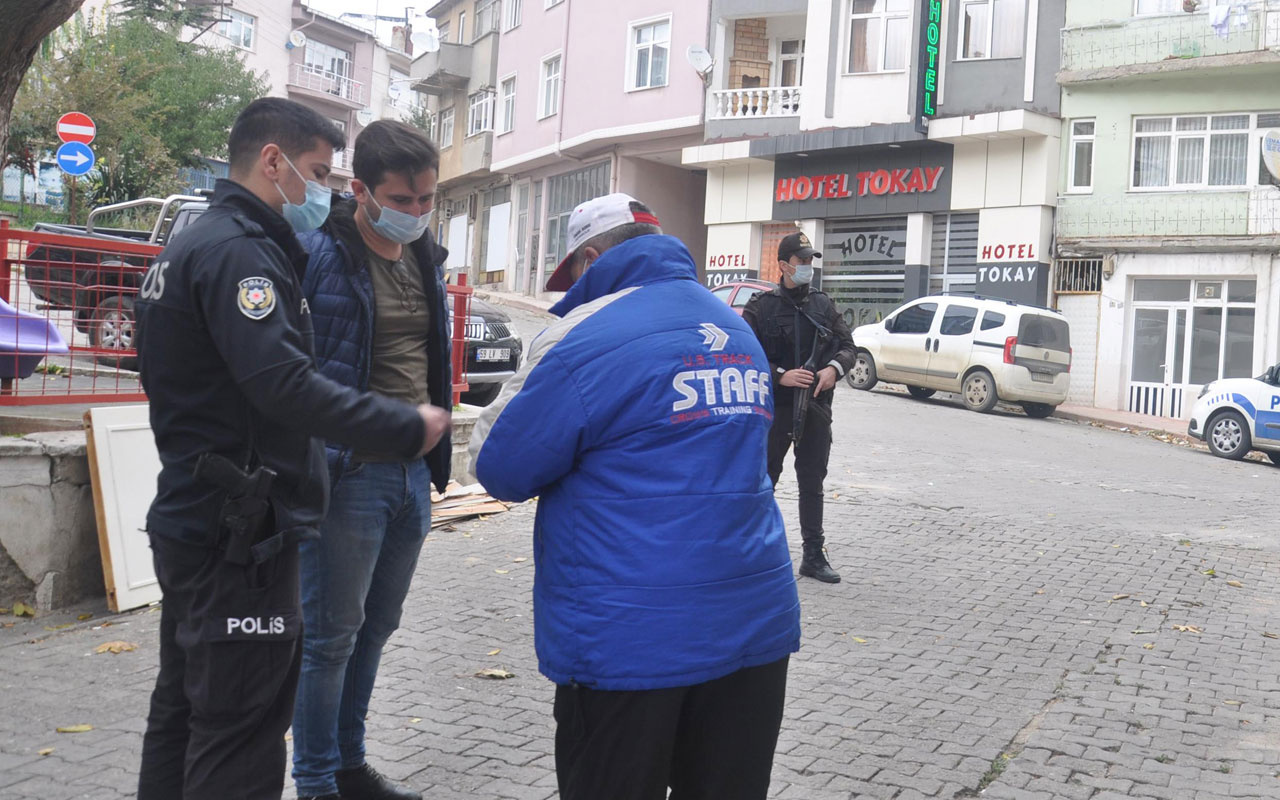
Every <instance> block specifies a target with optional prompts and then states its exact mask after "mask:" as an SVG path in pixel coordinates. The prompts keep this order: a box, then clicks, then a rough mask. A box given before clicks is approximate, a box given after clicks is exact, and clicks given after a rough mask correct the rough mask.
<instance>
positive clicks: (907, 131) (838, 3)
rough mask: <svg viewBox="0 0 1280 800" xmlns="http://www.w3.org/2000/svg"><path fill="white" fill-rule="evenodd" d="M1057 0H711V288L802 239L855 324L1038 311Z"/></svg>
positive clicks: (707, 149) (697, 158) (765, 270)
mask: <svg viewBox="0 0 1280 800" xmlns="http://www.w3.org/2000/svg"><path fill="white" fill-rule="evenodd" d="M1064 15H1065V9H1064V2H1063V0H776V1H770V0H716V2H714V3H713V4H712V19H713V32H712V40H713V47H712V55H713V56H714V61H715V67H714V70H713V71H712V73H711V75H710V85H709V87H708V90H707V93H706V103H707V107H708V112H707V123H706V144H703V145H701V146H698V147H692V148H689V149H688V150H686V151H685V153H684V161H685V163H686V164H688V165H697V166H701V167H704V168H706V169H707V170H708V189H707V200H706V208H705V218H706V222H707V224H708V226H709V233H708V247H707V259H706V263H705V265H704V266H705V269H706V280H707V283H708V285H709V286H712V287H714V286H716V285H719V284H721V283H724V282H727V281H731V280H736V279H741V278H744V277H762V278H765V279H768V280H776V279H777V277H778V275H777V266H776V262H777V258H776V251H777V245H778V242H779V240H780V239H781V238H782V237H783V236H785V235H786V234H787V233H790V232H793V231H795V230H796V228H797V227H799V228H800V229H803V230H804V231H806V232H807V233H808V235H809V236H810V238H811V239H813V240H814V242H815V243H816V246H817V247H818V248H819V249H822V250H823V251H824V256H825V258H824V259H823V260H822V262H821V267H820V269H819V271H818V272H819V275H820V277H819V278H818V280H819V281H820V282H821V283H820V285H821V286H822V288H823V289H824V290H825V291H826V292H827V293H828V294H830V295H831V296H832V297H833V298H834V299H835V300H836V302H837V303H838V304H839V305H840V307H841V308H842V309H843V310H844V313H845V318H846V320H847V321H848V322H849V323H850V324H851V325H858V324H862V323H865V322H869V321H875V320H877V319H880V318H881V317H883V315H884V314H885V313H887V312H888V311H890V310H891V309H893V308H895V307H896V306H897V305H899V304H900V303H902V302H903V301H904V300H909V299H912V298H915V297H920V296H923V295H926V294H930V293H936V292H956V293H977V294H981V295H985V296H990V297H1003V298H1008V299H1013V300H1019V301H1025V302H1037V303H1045V302H1047V300H1048V288H1049V286H1048V280H1049V271H1050V263H1051V256H1050V250H1051V247H1052V234H1053V215H1054V204H1055V200H1056V193H1057V177H1058V164H1059V161H1060V158H1059V151H1060V144H1059V143H1060V135H1061V124H1060V122H1059V120H1058V110H1059V99H1060V93H1059V90H1058V87H1057V85H1056V83H1055V80H1054V75H1055V73H1056V71H1057V67H1058V42H1059V36H1060V31H1061V28H1062V24H1063V19H1064Z"/></svg>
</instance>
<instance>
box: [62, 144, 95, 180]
mask: <svg viewBox="0 0 1280 800" xmlns="http://www.w3.org/2000/svg"><path fill="white" fill-rule="evenodd" d="M54 159H55V160H56V161H57V162H58V166H59V167H61V168H62V171H63V172H65V173H67V174H68V175H83V174H85V173H86V172H88V171H89V170H91V169H93V165H94V163H95V162H96V161H97V160H98V159H97V156H95V155H94V154H93V150H92V149H91V148H90V147H89V145H87V144H81V143H80V142H67V143H65V144H64V145H62V147H59V148H58V152H57V154H56V155H55V156H54Z"/></svg>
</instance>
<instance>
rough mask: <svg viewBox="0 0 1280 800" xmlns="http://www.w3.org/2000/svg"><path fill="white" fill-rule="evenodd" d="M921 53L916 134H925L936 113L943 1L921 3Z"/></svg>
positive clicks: (935, 0) (918, 57) (918, 54)
mask: <svg viewBox="0 0 1280 800" xmlns="http://www.w3.org/2000/svg"><path fill="white" fill-rule="evenodd" d="M919 19H920V51H919V53H917V55H916V73H917V75H916V131H917V132H919V133H927V132H928V130H929V120H931V119H933V118H934V116H936V115H937V113H938V108H937V106H938V66H939V63H940V59H939V57H940V55H941V46H942V0H920V18H919Z"/></svg>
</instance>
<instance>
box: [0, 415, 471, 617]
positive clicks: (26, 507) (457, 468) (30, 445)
mask: <svg viewBox="0 0 1280 800" xmlns="http://www.w3.org/2000/svg"><path fill="white" fill-rule="evenodd" d="M478 414H479V409H478V408H476V407H474V406H463V407H462V408H461V409H459V410H457V411H455V412H454V414H453V476H454V480H456V481H458V482H459V483H464V484H465V483H472V482H474V481H475V477H474V476H473V475H472V473H471V459H470V456H469V455H468V453H467V445H468V444H469V443H470V441H471V430H472V428H474V427H475V423H476V418H477V416H478ZM13 419H14V418H13V417H8V418H7V421H8V422H9V423H10V424H12V420H13ZM33 419H35V420H37V421H38V423H39V424H44V425H46V426H47V423H48V419H45V418H33ZM33 424H34V423H33ZM77 427H78V426H77ZM105 593H106V587H105V586H104V584H103V579H102V555H101V552H100V550H99V546H98V526H97V517H96V515H95V513H94V505H93V487H92V485H91V483H90V478H89V461H88V457H87V455H86V448H85V434H84V431H83V430H71V431H50V432H44V433H29V434H26V435H22V436H20V437H18V436H13V435H9V436H4V437H0V606H3V607H6V608H7V607H11V606H12V605H13V604H14V602H17V601H21V602H24V603H28V604H30V605H32V606H34V607H35V608H36V610H38V611H52V610H54V609H58V608H63V607H66V606H69V605H72V604H75V603H78V602H81V601H83V600H86V599H89V598H97V597H102V596H104V595H105Z"/></svg>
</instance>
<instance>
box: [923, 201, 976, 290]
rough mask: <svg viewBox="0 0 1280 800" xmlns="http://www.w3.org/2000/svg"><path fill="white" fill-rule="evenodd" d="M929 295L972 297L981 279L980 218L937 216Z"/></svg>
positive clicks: (957, 215) (973, 216)
mask: <svg viewBox="0 0 1280 800" xmlns="http://www.w3.org/2000/svg"><path fill="white" fill-rule="evenodd" d="M929 263H930V265H931V266H930V267H929V293H930V294H973V293H974V285H975V283H976V282H977V278H978V215H977V214H972V213H966V214H934V215H933V248H932V257H931V258H930V261H929Z"/></svg>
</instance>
